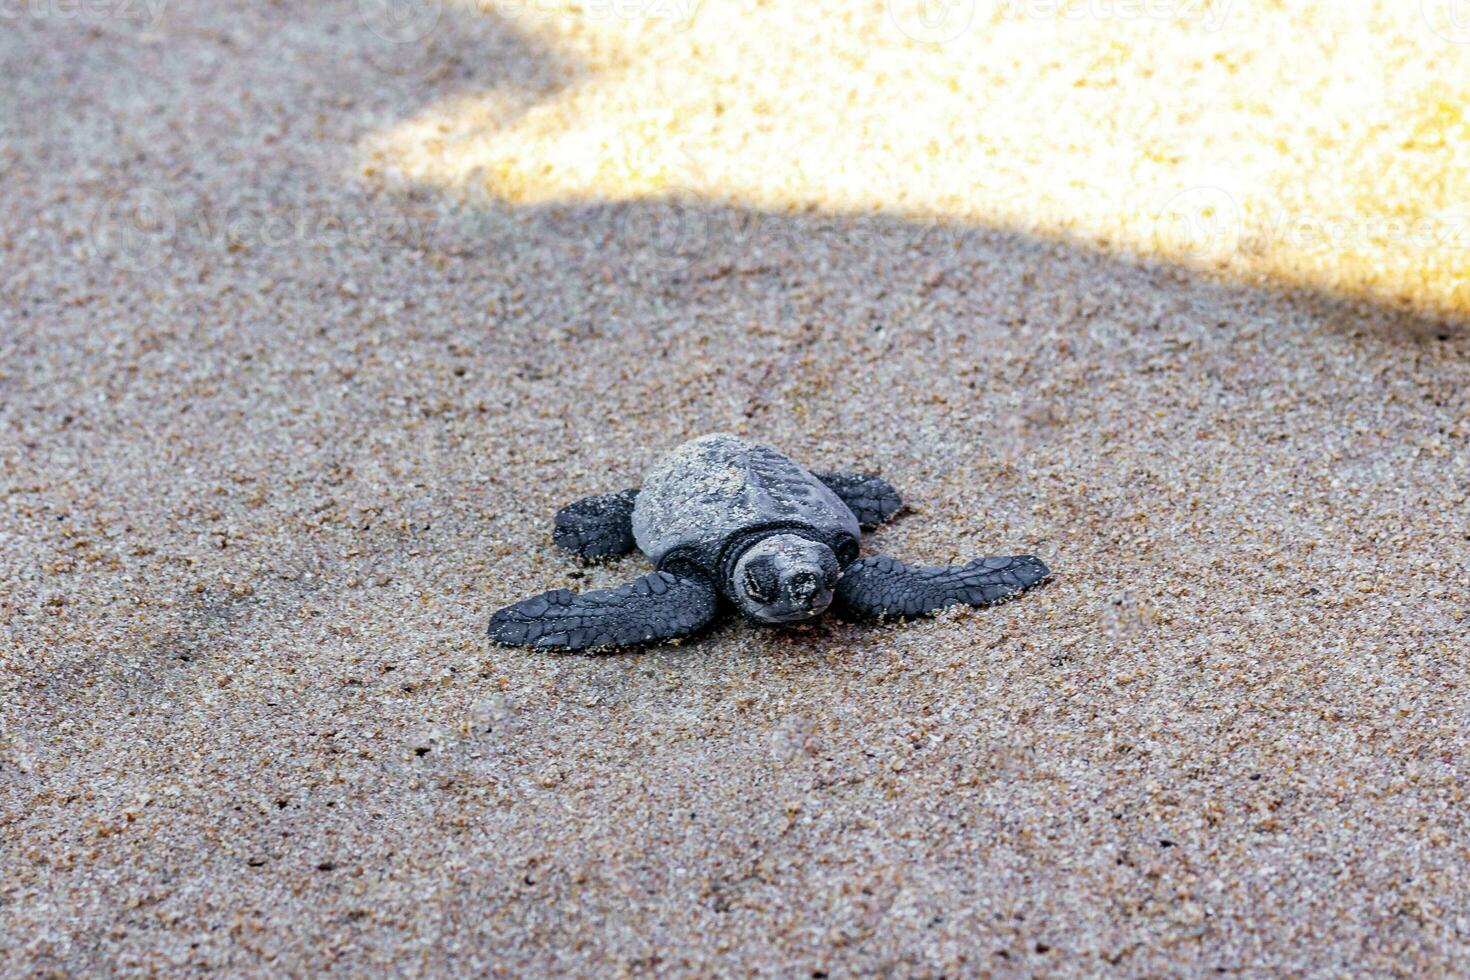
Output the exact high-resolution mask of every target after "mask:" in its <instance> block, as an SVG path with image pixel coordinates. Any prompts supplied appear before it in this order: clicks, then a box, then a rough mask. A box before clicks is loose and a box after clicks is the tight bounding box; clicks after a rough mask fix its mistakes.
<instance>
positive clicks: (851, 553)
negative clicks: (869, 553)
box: [837, 540, 858, 565]
mask: <svg viewBox="0 0 1470 980" xmlns="http://www.w3.org/2000/svg"><path fill="white" fill-rule="evenodd" d="M857 556H858V546H857V542H856V541H851V540H848V541H844V542H842V543H841V544H839V545H838V546H837V560H838V561H840V562H841V563H842V564H844V565H851V564H852V563H853V562H855V561H857Z"/></svg>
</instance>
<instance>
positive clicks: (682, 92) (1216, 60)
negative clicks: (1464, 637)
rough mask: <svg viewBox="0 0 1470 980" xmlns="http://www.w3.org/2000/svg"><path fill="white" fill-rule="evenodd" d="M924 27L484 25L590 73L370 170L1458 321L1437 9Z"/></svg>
mask: <svg viewBox="0 0 1470 980" xmlns="http://www.w3.org/2000/svg"><path fill="white" fill-rule="evenodd" d="M920 2H921V0H892V2H891V3H882V2H867V3H855V2H849V0H842V2H839V0H801V2H795V0H792V2H767V3H761V4H755V5H751V4H734V3H717V2H714V0H705V2H703V3H699V2H696V0H682V2H681V0H648V2H647V3H643V2H641V0H640V2H637V3H635V2H633V0H627V2H615V0H600V2H599V0H587V2H585V3H583V4H581V5H572V4H565V5H563V4H558V3H552V2H549V0H544V2H543V0H505V2H504V3H503V4H497V3H494V2H486V0H482V7H481V9H482V10H484V11H485V12H486V14H487V16H501V17H505V18H507V19H508V20H510V21H512V22H513V23H514V24H515V26H516V27H517V28H518V29H520V30H522V31H524V32H525V33H526V34H527V36H529V37H534V38H536V39H537V40H538V42H539V43H544V44H546V45H548V46H550V47H553V48H555V49H556V50H557V51H558V52H559V53H561V54H564V55H565V56H567V57H569V58H573V59H575V60H576V61H577V62H578V63H579V64H582V65H584V66H586V68H587V70H586V72H585V74H584V75H583V76H582V77H581V78H580V80H578V81H575V82H574V83H573V84H571V85H570V86H568V87H567V88H564V89H562V90H560V91H558V92H556V93H555V94H553V95H551V96H550V97H548V98H547V99H546V100H545V101H543V102H540V103H538V104H536V105H534V106H532V107H531V108H530V109H529V110H523V109H520V108H515V107H514V103H513V101H512V100H509V99H507V97H506V96H505V95H504V94H503V93H501V94H496V93H487V94H485V95H483V96H480V95H474V94H470V95H462V96H459V97H456V98H453V99H448V100H446V101H444V102H442V103H440V104H437V105H433V106H429V107H427V108H426V109H425V110H424V111H423V112H422V113H421V114H420V115H419V116H418V117H416V118H414V119H410V120H407V121H405V122H403V123H402V124H400V125H398V126H396V127H393V128H390V129H388V130H386V131H384V132H381V133H378V134H376V135H375V136H374V137H373V138H372V139H370V140H369V141H368V142H367V144H366V145H365V147H364V154H365V156H366V158H367V159H368V163H367V164H366V165H367V166H369V167H371V168H373V169H374V170H376V171H381V172H387V173H391V174H396V175H398V176H399V177H401V178H403V179H407V180H409V181H412V182H415V183H422V184H427V185H431V186H436V187H439V188H442V189H445V190H447V191H451V192H465V193H472V194H477V195H478V194H489V195H491V196H492V197H493V198H495V199H498V200H502V201H505V202H509V203H512V204H537V203H546V202H555V201H594V200H595V201H626V200H640V199H659V198H668V197H678V198H685V199H687V198H692V199H697V200H703V201H709V202H712V203H718V204H728V205H735V206H740V207H749V208H756V209H761V210H769V211H774V212H777V213H783V212H794V211H799V210H805V209H812V208H816V209H820V210H823V211H828V212H834V213H842V214H865V213H871V212H874V211H884V212H888V213H894V214H899V215H904V216H912V217H915V218H943V219H956V220H961V221H966V222H974V223H978V224H985V225H999V226H1004V227H1009V228H1016V229H1022V230H1026V231H1031V232H1036V233H1039V234H1043V235H1065V236H1068V237H1072V238H1076V239H1080V240H1083V241H1086V242H1088V243H1092V244H1096V245H1098V246H1100V247H1103V248H1114V249H1120V250H1124V251H1128V252H1136V253H1143V254H1148V255H1155V256H1160V257H1163V258H1167V259H1170V260H1174V261H1179V262H1182V263H1186V264H1189V265H1192V266H1197V267H1202V268H1210V269H1215V270H1219V271H1221V272H1223V273H1225V274H1228V275H1231V276H1234V277H1237V278H1246V279H1251V278H1268V279H1273V280H1278V281H1286V282H1291V283H1304V284H1309V285H1313V286H1317V287H1322V288H1326V289H1330V290H1334V291H1341V292H1345V293H1351V294H1368V295H1371V296H1373V297H1375V298H1378V299H1381V300H1384V301H1387V302H1391V303H1396V304H1402V305H1404V306H1407V307H1411V308H1414V309H1417V310H1420V311H1428V312H1433V313H1439V314H1463V313H1466V312H1470V122H1467V118H1470V117H1467V111H1470V110H1467V98H1470V43H1466V42H1470V31H1467V32H1466V34H1467V36H1466V37H1463V38H1462V37H1459V36H1458V34H1456V33H1455V32H1454V31H1452V30H1449V29H1448V28H1447V27H1446V25H1445V23H1444V22H1443V21H1442V18H1441V19H1440V20H1436V15H1435V9H1433V8H1435V6H1436V0H1424V3H1423V4H1422V5H1421V4H1411V3H1402V2H1393V0H1381V2H1373V3H1369V2H1364V3H1360V4H1354V5H1351V6H1350V7H1346V6H1344V7H1339V6H1338V5H1331V6H1330V7H1329V6H1328V5H1322V6H1321V7H1318V8H1313V9H1307V10H1285V9H1282V5H1280V4H1277V3H1273V2H1268V0H1252V2H1248V0H1235V2H1229V0H1149V2H1144V0H1136V2H1135V0H1078V2H1075V3H1070V4H1069V3H1064V2H1060V0H1055V2H1053V0H974V2H969V0H951V2H949V4H948V5H947V6H946V5H945V4H943V3H938V4H937V5H932V4H931V6H930V7H921V6H919V3H920ZM1421 7H1422V8H1423V9H1421Z"/></svg>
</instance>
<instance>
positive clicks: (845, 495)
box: [812, 473, 903, 531]
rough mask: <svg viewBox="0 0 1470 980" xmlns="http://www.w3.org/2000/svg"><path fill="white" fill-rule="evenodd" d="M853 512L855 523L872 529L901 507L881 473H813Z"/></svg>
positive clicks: (896, 493)
mask: <svg viewBox="0 0 1470 980" xmlns="http://www.w3.org/2000/svg"><path fill="white" fill-rule="evenodd" d="M812 476H814V477H816V478H817V479H818V480H821V481H822V482H823V483H825V484H826V485H827V489H828V490H831V491H832V492H833V493H835V494H837V496H839V497H841V498H842V502H843V503H844V504H846V505H847V508H848V510H850V511H852V513H853V516H854V517H856V518H857V519H858V525H859V526H860V527H861V528H862V529H863V530H864V531H871V530H872V529H873V528H875V527H877V526H878V525H879V524H882V523H883V522H884V521H886V520H888V518H890V517H892V516H893V515H894V514H897V513H898V512H899V510H900V509H901V508H902V507H903V501H902V500H900V499H899V497H898V491H897V490H895V489H893V487H892V486H890V485H889V483H888V481H887V480H885V479H883V478H882V477H881V476H870V475H865V474H862V473H813V474H812Z"/></svg>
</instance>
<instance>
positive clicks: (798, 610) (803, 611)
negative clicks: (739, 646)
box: [750, 589, 832, 626]
mask: <svg viewBox="0 0 1470 980" xmlns="http://www.w3.org/2000/svg"><path fill="white" fill-rule="evenodd" d="M831 604H832V590H831V589H822V590H821V591H820V592H818V593H817V594H816V595H814V596H812V597H811V599H810V600H809V604H803V605H801V606H798V607H795V608H792V607H790V606H789V605H788V604H785V603H780V604H773V605H769V606H763V607H762V608H760V609H758V610H752V611H751V613H750V616H751V618H752V619H755V620H757V621H759V622H761V623H764V624H766V625H767V626H788V625H790V624H792V623H805V622H808V621H809V620H813V619H816V618H817V617H818V616H820V615H822V613H824V612H826V611H827V607H828V606H830V605H831Z"/></svg>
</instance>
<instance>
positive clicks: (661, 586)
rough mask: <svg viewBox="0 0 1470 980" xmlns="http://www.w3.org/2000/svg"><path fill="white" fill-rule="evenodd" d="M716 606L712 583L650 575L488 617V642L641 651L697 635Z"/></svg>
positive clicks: (547, 596) (558, 593)
mask: <svg viewBox="0 0 1470 980" xmlns="http://www.w3.org/2000/svg"><path fill="white" fill-rule="evenodd" d="M718 605H719V600H718V597H717V596H716V593H715V587H714V585H713V584H712V583H711V582H710V581H709V580H708V579H705V578H703V577H696V576H688V577H685V576H680V575H674V574H672V573H670V572H650V573H648V574H647V575H645V576H643V577H642V578H639V579H635V580H633V581H632V582H629V583H628V584H627V585H624V586H620V587H618V588H616V589H598V590H597V591H595V592H583V593H580V594H578V593H576V592H572V591H571V590H570V589H556V590H554V591H552V592H546V593H544V594H542V595H538V596H536V597H535V598H532V599H525V600H522V601H521V602H517V603H516V604H515V605H513V606H506V607H505V608H504V609H502V610H500V611H499V612H497V613H496V614H495V615H493V616H491V617H490V639H492V640H494V641H495V642H497V643H501V644H504V645H505V646H529V647H537V648H539V649H543V650H594V649H598V648H604V647H627V646H637V645H638V644H640V643H656V642H658V641H660V640H671V639H674V638H675V637H680V636H688V635H689V634H691V633H694V632H696V631H697V630H699V629H700V628H702V627H703V626H705V625H706V624H707V623H709V621H710V620H711V619H713V618H714V616H715V610H716V609H717V608H718Z"/></svg>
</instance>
